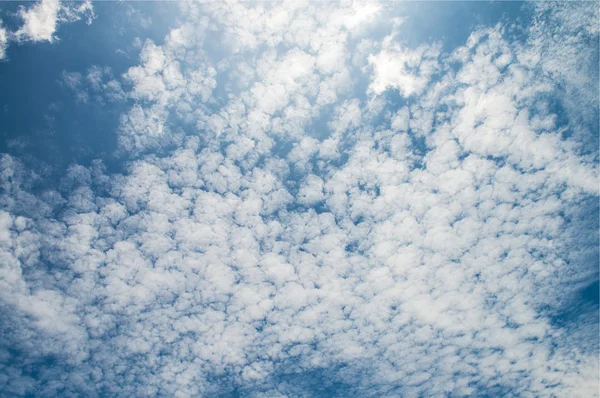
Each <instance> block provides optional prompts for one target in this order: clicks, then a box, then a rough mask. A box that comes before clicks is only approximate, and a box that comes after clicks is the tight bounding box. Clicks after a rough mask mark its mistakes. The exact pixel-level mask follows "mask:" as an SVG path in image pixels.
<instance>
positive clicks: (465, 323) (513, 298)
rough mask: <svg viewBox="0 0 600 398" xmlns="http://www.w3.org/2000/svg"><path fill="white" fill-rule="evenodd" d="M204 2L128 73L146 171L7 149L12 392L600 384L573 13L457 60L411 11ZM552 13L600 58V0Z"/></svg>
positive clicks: (462, 391) (485, 40) (412, 391)
mask: <svg viewBox="0 0 600 398" xmlns="http://www.w3.org/2000/svg"><path fill="white" fill-rule="evenodd" d="M181 7H182V17H181V18H182V21H181V24H180V26H178V27H176V28H173V29H172V30H171V31H170V32H169V34H168V35H167V37H166V38H165V40H164V43H162V44H157V43H154V42H151V41H146V42H145V44H144V45H143V48H142V50H141V53H140V64H139V65H138V66H135V67H132V68H131V69H129V71H128V72H127V73H126V74H125V76H124V79H125V83H126V84H127V85H129V87H130V90H128V91H127V92H126V93H124V94H123V95H126V96H127V97H128V98H130V99H132V100H133V101H134V104H133V105H132V106H131V108H130V109H129V110H128V111H127V112H126V113H124V114H123V115H122V117H121V125H120V127H119V131H118V134H119V139H120V141H119V142H120V145H121V151H122V152H123V153H126V154H128V155H129V156H130V160H128V162H127V171H126V172H124V173H122V174H109V173H108V172H106V170H105V169H104V168H103V166H102V163H101V162H96V163H94V164H93V165H92V166H91V167H83V166H78V165H72V166H71V167H70V168H69V169H68V170H67V171H66V173H65V175H64V177H63V179H62V181H61V183H60V184H59V186H58V188H57V189H56V190H42V191H40V190H39V189H37V188H36V181H37V179H39V176H36V174H35V171H33V170H27V169H26V168H25V167H24V166H23V165H22V164H21V163H20V162H19V160H18V159H16V158H13V157H11V156H8V155H4V156H3V157H2V158H1V159H0V184H2V189H3V190H2V192H3V194H2V195H1V196H0V204H1V206H2V209H3V210H2V212H0V237H1V239H0V242H2V243H0V258H2V260H1V263H2V264H3V265H2V267H0V285H1V286H0V287H1V288H0V303H1V306H2V307H1V308H2V311H0V313H1V314H2V316H3V317H4V318H3V322H1V324H2V325H7V326H3V327H2V329H0V330H1V333H2V336H3V340H4V343H2V345H0V358H2V359H1V360H0V367H1V370H2V371H0V374H2V375H4V376H2V377H1V378H0V386H1V388H0V389H1V390H2V391H5V392H6V394H8V395H17V396H18V395H26V394H36V395H38V396H56V395H61V396H81V395H86V396H175V397H188V396H227V394H231V395H236V396H248V397H274V396H282V397H283V396H378V397H381V396H389V397H395V396H407V397H412V396H446V395H452V396H469V395H489V396H496V395H498V396H581V397H584V396H597V394H598V345H597V341H596V342H594V339H595V337H594V336H593V335H594V330H596V329H594V328H595V327H596V326H597V325H596V326H595V325H594V324H593V322H592V323H589V322H587V323H586V322H585V321H583V320H582V319H576V320H571V322H570V323H567V324H562V323H561V322H557V319H559V318H560V317H561V316H562V315H563V313H564V308H565V305H569V303H570V302H571V300H573V298H574V297H576V295H577V294H578V291H579V290H580V289H581V287H582V286H585V283H586V282H589V281H590V280H597V277H598V275H597V256H598V241H597V238H598V236H597V230H598V222H597V215H598V207H597V199H598V194H599V192H598V164H597V153H596V152H595V151H590V150H589V148H584V147H583V146H584V145H583V143H582V141H581V139H582V137H585V134H586V130H585V128H584V127H581V124H582V123H584V122H586V121H587V123H593V121H592V120H588V119H586V118H587V117H588V116H589V115H587V116H586V113H585V112H579V113H577V115H578V116H577V117H575V116H573V117H572V118H571V117H568V118H566V120H565V118H561V117H559V116H560V115H559V114H558V113H559V110H557V105H556V100H555V96H556V95H559V94H560V93H561V90H563V89H564V86H562V85H561V87H558V88H557V85H556V76H558V75H560V74H561V73H562V74H563V75H561V76H565V77H564V80H563V81H564V85H566V86H568V87H571V86H573V85H574V84H575V83H574V82H573V79H575V78H574V77H572V76H573V75H570V73H571V72H569V71H568V70H564V71H562V69H560V63H556V62H553V61H552V58H551V57H552V56H553V55H552V54H551V53H547V52H544V53H543V55H542V56H539V48H540V46H552V45H553V44H551V41H552V40H553V39H552V37H551V36H548V37H547V36H544V35H543V34H541V33H540V32H542V33H545V32H549V31H551V30H552V29H558V27H557V26H555V25H551V27H543V26H540V25H539V24H533V25H532V27H530V28H527V27H524V29H528V30H527V32H526V34H527V35H528V36H527V40H521V41H513V40H511V36H510V34H509V32H507V29H506V27H505V26H504V25H502V24H499V25H496V26H492V27H482V28H480V29H477V30H475V31H474V32H473V33H472V35H471V36H470V37H469V38H468V40H467V42H466V43H465V44H464V45H462V46H460V47H458V48H456V49H455V50H454V51H452V52H451V53H443V52H442V51H441V46H440V45H439V43H425V44H423V45H421V46H419V47H417V48H408V47H406V45H405V44H403V42H402V40H401V38H402V19H401V18H398V17H397V16H394V15H393V14H394V12H396V13H398V10H396V9H394V5H393V4H388V5H385V4H384V5H381V6H377V7H376V6H374V5H372V4H371V3H367V4H364V5H361V4H351V5H348V6H344V5H338V4H333V3H332V4H329V3H327V4H323V5H319V6H317V5H315V4H313V3H309V2H307V3H298V2H293V3H283V4H271V3H269V4H263V3H235V4H221V3H212V2H209V3H207V4H197V3H182V5H181ZM582 7H584V6H582ZM400 11H402V10H400ZM537 12H538V14H536V15H537V16H538V17H539V18H542V17H543V16H544V15H546V14H547V13H551V14H552V15H558V16H556V17H555V18H558V19H559V20H560V21H563V22H565V21H566V22H568V24H569V25H570V26H571V30H570V32H576V31H578V32H580V33H578V34H576V35H575V34H572V35H571V36H570V38H569V39H568V40H567V39H565V40H563V41H562V42H561V43H562V44H561V45H562V46H563V50H564V51H567V50H569V49H572V48H579V49H581V48H586V51H597V49H595V50H594V49H590V48H589V47H586V43H589V42H590V41H592V42H596V43H597V40H598V32H597V30H594V29H593V26H594V25H593V23H592V22H591V21H592V19H593V18H594V17H597V12H596V13H595V14H591V15H587V17H586V14H585V13H582V12H581V10H580V9H579V8H577V7H575V10H574V11H572V13H573V14H572V13H571V12H570V11H569V10H566V9H564V8H561V7H559V9H554V8H549V9H545V8H544V9H543V10H538V11H537ZM390 14H392V15H391V16H390ZM400 16H401V15H400ZM388 17H389V18H388ZM582 25H583V26H588V27H590V29H588V30H581V29H580V27H581V26H582ZM379 26H384V27H386V29H387V28H390V29H391V30H392V31H393V33H392V34H390V32H389V31H386V32H381V30H380V29H378V27H379ZM565 34H567V33H565ZM564 67H565V68H567V69H568V65H565V66H564ZM92 72H93V71H92ZM92 72H90V73H88V74H87V75H82V74H68V75H64V76H63V82H64V83H65V84H67V85H69V86H71V85H72V86H73V87H74V88H79V87H81V84H82V83H81V82H82V81H83V80H84V79H87V81H88V82H90V84H92V85H94V84H96V86H94V87H96V89H97V91H98V92H107V93H108V94H107V95H110V92H111V91H110V89H109V88H107V86H106V85H103V84H102V83H101V82H102V77H99V78H98V79H96V78H95V76H97V75H98V73H99V74H101V75H102V74H103V73H104V72H103V71H102V70H100V71H99V72H98V71H97V72H98V73H92ZM587 72H588V73H592V72H591V71H587ZM581 73H583V72H581ZM596 73H597V71H596ZM90 76H91V77H90ZM586 76H587V78H589V79H591V80H594V79H595V81H596V82H597V80H598V75H597V74H596V75H593V76H589V75H586ZM106 90H108V91H106ZM567 90H569V89H567ZM573 90H576V89H575V88H574V89H573ZM394 95H395V97H394ZM591 100H592V101H596V102H597V98H596V99H595V100H594V99H593V98H592V99H591ZM565 109H567V108H566V105H565ZM562 112H563V113H564V112H567V113H568V114H569V115H572V114H573V115H574V114H575V113H574V112H575V110H568V109H567V110H565V111H562ZM596 116H597V114H596ZM570 131H577V134H568V132H570ZM588 134H589V132H588ZM590 214H592V215H593V216H594V217H590ZM592 218H593V219H592ZM583 236H586V238H583ZM594 259H595V260H594ZM594 261H596V262H595V263H594ZM590 314H591V315H590ZM587 316H588V317H589V316H592V317H594V316H595V317H596V318H595V319H597V308H595V309H593V310H591V311H590V313H589V314H587ZM582 318H583V317H582ZM17 330H19V333H17V332H16V331H17ZM581 340H583V342H582V341H581Z"/></svg>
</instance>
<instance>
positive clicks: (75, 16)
mask: <svg viewBox="0 0 600 398" xmlns="http://www.w3.org/2000/svg"><path fill="white" fill-rule="evenodd" d="M18 17H19V19H20V20H21V22H22V24H21V26H20V27H19V29H17V30H16V31H14V32H11V31H7V30H6V28H3V27H2V26H1V25H0V60H2V59H4V57H5V55H6V47H7V45H8V42H9V41H17V42H20V43H22V42H29V41H31V42H41V41H48V42H51V43H52V42H54V41H56V40H57V39H58V38H57V36H56V35H55V33H56V30H57V28H58V25H59V24H61V23H69V22H75V21H79V20H80V19H81V18H86V19H87V23H88V24H90V23H91V22H92V19H93V18H94V8H93V6H92V2H91V0H86V1H82V2H77V3H69V2H66V3H65V2H61V1H60V0H40V1H39V2H35V3H34V4H33V5H31V6H30V7H28V8H25V7H20V9H19V11H18ZM0 22H1V21H0Z"/></svg>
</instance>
